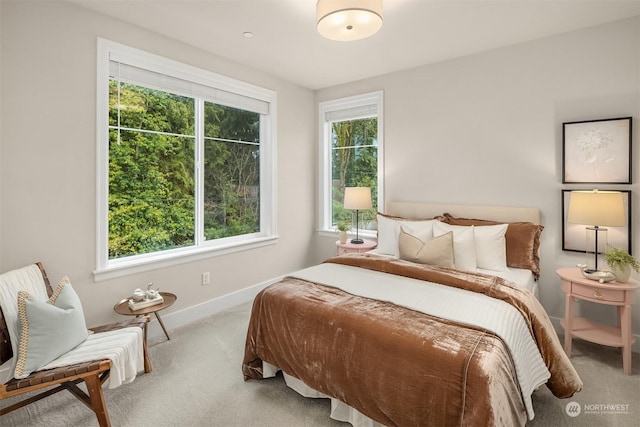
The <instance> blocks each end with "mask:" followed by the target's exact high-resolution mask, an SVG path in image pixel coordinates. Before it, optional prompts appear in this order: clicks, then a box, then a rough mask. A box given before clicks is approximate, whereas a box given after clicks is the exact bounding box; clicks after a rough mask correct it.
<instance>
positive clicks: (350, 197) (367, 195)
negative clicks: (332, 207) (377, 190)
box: [344, 187, 371, 244]
mask: <svg viewBox="0 0 640 427" xmlns="http://www.w3.org/2000/svg"><path fill="white" fill-rule="evenodd" d="M344 208H345V209H355V210H356V238H355V239H352V240H351V243H354V244H362V243H364V240H362V239H361V238H360V236H359V235H358V226H359V225H360V217H359V216H360V215H359V214H360V211H361V210H363V209H371V189H370V188H369V187H345V189H344Z"/></svg>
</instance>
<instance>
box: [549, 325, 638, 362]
mask: <svg viewBox="0 0 640 427" xmlns="http://www.w3.org/2000/svg"><path fill="white" fill-rule="evenodd" d="M549 319H551V323H552V324H553V328H554V329H555V330H556V333H557V334H558V336H559V337H561V338H562V337H564V328H563V327H562V325H560V321H561V320H563V319H562V318H560V317H551V316H549ZM633 337H634V338H635V339H636V342H634V343H633V345H632V346H631V351H632V352H634V353H640V335H638V334H633ZM562 345H563V346H564V342H562Z"/></svg>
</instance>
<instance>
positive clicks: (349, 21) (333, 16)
mask: <svg viewBox="0 0 640 427" xmlns="http://www.w3.org/2000/svg"><path fill="white" fill-rule="evenodd" d="M316 21H317V24H318V27H317V28H318V32H319V33H320V34H321V35H322V36H324V37H326V38H328V39H330V40H338V41H352V40H360V39H364V38H367V37H369V36H372V35H374V34H375V33H377V32H378V30H379V29H380V28H382V0H318V3H317V4H316Z"/></svg>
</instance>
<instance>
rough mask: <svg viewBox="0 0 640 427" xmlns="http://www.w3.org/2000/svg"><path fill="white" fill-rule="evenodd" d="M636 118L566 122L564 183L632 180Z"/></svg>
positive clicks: (563, 130) (625, 182)
mask: <svg viewBox="0 0 640 427" xmlns="http://www.w3.org/2000/svg"><path fill="white" fill-rule="evenodd" d="M631 126H632V118H631V117H620V118H614V119H601V120H585V121H579V122H566V123H563V124H562V159H563V162H562V182H563V183H564V184H573V183H580V184H631V158H632V157H631V135H632V129H631Z"/></svg>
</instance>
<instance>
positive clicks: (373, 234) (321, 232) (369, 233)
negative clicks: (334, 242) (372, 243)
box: [317, 229, 378, 240]
mask: <svg viewBox="0 0 640 427" xmlns="http://www.w3.org/2000/svg"><path fill="white" fill-rule="evenodd" d="M317 232H318V236H322V237H335V238H336V239H338V237H339V236H338V232H337V231H335V230H326V229H318V230H317ZM347 235H348V236H349V238H350V239H354V238H355V237H356V233H354V232H352V231H349V232H347ZM358 235H359V236H360V237H362V238H365V239H370V240H378V232H377V231H376V230H359V231H358Z"/></svg>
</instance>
